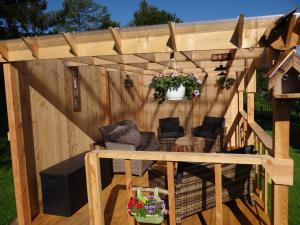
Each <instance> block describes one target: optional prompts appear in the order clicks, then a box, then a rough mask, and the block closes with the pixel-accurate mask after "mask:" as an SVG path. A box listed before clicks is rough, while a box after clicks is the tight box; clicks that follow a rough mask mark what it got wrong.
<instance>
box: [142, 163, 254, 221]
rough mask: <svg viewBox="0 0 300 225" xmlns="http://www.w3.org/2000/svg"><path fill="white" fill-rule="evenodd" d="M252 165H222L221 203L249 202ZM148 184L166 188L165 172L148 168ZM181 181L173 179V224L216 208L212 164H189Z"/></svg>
mask: <svg viewBox="0 0 300 225" xmlns="http://www.w3.org/2000/svg"><path fill="white" fill-rule="evenodd" d="M252 168H253V166H252V165H235V164H224V165H222V186H223V196H222V197H223V203H226V202H228V201H230V200H233V199H236V198H240V197H242V196H247V197H248V198H247V199H248V200H251V202H252V195H253V178H252V175H251V170H252ZM148 171H149V185H150V187H151V188H155V187H159V188H163V189H167V175H166V173H165V171H163V170H161V169H158V168H155V167H154V166H152V167H150V169H149V170H148ZM181 176H182V177H181V180H180V181H178V179H177V176H176V177H175V180H177V181H176V182H175V215H176V223H177V224H179V223H181V220H182V219H183V218H185V217H188V216H191V215H194V214H197V213H199V212H201V211H203V210H207V209H209V208H213V207H215V185H214V179H215V178H214V164H196V165H195V164H194V165H193V164H189V166H188V167H187V168H185V169H184V172H183V173H182V174H181Z"/></svg>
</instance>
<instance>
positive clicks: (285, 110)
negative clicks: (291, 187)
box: [270, 99, 290, 225]
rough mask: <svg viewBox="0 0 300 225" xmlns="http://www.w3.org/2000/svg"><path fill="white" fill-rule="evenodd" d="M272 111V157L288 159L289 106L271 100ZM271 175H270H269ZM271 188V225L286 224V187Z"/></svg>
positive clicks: (285, 103) (287, 103)
mask: <svg viewBox="0 0 300 225" xmlns="http://www.w3.org/2000/svg"><path fill="white" fill-rule="evenodd" d="M272 111H273V147H274V151H273V157H274V158H275V159H289V147H290V143H289V140H290V133H289V131H290V106H289V102H283V101H280V100H276V99H273V100H272ZM270 175H271V174H270ZM272 187H273V218H272V219H273V221H272V222H273V223H272V224H274V225H287V224H288V186H285V185H278V184H274V183H273V185H272Z"/></svg>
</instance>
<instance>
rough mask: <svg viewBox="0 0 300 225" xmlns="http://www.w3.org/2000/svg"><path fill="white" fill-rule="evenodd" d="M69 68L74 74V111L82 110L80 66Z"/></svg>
mask: <svg viewBox="0 0 300 225" xmlns="http://www.w3.org/2000/svg"><path fill="white" fill-rule="evenodd" d="M69 70H70V72H71V74H72V94H73V98H72V102H73V103H72V104H73V111H74V112H80V110H81V100H80V79H79V71H78V67H69Z"/></svg>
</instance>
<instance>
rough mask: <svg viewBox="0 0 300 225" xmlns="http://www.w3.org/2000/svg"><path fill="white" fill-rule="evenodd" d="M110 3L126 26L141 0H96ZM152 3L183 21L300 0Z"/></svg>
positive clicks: (57, 0) (280, 7)
mask: <svg viewBox="0 0 300 225" xmlns="http://www.w3.org/2000/svg"><path fill="white" fill-rule="evenodd" d="M62 2H63V0H48V10H55V9H59V8H61V7H62ZM96 2H97V3H100V4H101V5H105V6H107V8H108V10H109V12H110V14H111V17H112V19H113V20H116V21H118V22H121V26H127V25H128V24H129V22H130V20H131V19H132V16H133V13H134V12H135V11H136V10H137V9H138V7H139V2H140V0H96ZM148 2H149V4H151V5H155V6H157V7H158V8H159V9H165V10H166V11H168V12H171V13H176V15H177V16H178V17H179V18H181V19H182V20H183V22H196V21H203V20H217V19H230V18H237V17H238V16H239V15H240V14H244V15H245V16H246V17H253V16H264V15H277V14H284V13H286V12H288V11H289V10H291V9H292V8H293V7H295V6H297V7H298V8H299V11H300V0H219V1H214V0H210V1H204V0H148Z"/></svg>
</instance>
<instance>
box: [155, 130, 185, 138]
mask: <svg viewBox="0 0 300 225" xmlns="http://www.w3.org/2000/svg"><path fill="white" fill-rule="evenodd" d="M183 136H184V133H183V131H169V132H162V133H161V134H160V137H159V138H179V137H183Z"/></svg>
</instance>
